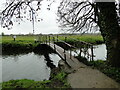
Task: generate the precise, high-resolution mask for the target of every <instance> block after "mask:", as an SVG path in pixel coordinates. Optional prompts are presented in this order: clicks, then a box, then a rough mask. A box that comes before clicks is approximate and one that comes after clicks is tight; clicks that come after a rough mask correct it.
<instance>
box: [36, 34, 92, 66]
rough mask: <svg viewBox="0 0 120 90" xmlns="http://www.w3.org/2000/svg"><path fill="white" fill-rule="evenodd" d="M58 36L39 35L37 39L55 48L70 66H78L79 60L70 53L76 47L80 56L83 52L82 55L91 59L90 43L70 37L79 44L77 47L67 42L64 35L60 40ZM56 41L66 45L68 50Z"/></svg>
mask: <svg viewBox="0 0 120 90" xmlns="http://www.w3.org/2000/svg"><path fill="white" fill-rule="evenodd" d="M58 37H59V36H58V35H57V36H50V35H49V36H48V35H44V36H39V39H38V40H39V42H41V43H43V44H47V45H49V46H50V47H51V48H52V49H53V50H55V51H56V53H57V54H58V55H59V56H60V57H61V59H62V60H64V61H65V62H66V64H67V65H68V66H70V67H74V68H75V67H76V68H77V67H79V63H80V62H79V61H78V60H77V59H76V58H75V57H74V56H73V55H72V51H73V50H75V49H78V48H79V50H80V53H79V55H80V56H82V54H84V55H83V56H84V57H86V58H87V59H88V60H90V61H93V57H94V55H93V45H92V44H90V43H86V42H83V41H79V40H76V39H73V38H71V39H73V40H74V41H76V42H77V44H79V45H78V46H79V47H75V45H71V44H69V43H67V37H64V40H60V39H58ZM69 39H70V38H69ZM58 42H61V43H63V44H64V45H66V46H68V47H69V48H70V50H69V51H68V50H66V49H65V48H63V47H60V46H59V45H57V43H58ZM83 46H84V47H83Z"/></svg>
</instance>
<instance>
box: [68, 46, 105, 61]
mask: <svg viewBox="0 0 120 90" xmlns="http://www.w3.org/2000/svg"><path fill="white" fill-rule="evenodd" d="M88 51H89V53H90V54H91V50H90V49H88ZM68 52H69V51H68ZM79 53H80V50H79V49H76V50H74V51H72V55H73V56H77V55H78V54H79ZM93 53H94V60H95V61H96V60H106V55H107V50H106V45H105V44H101V45H94V49H93ZM81 55H82V56H84V53H81Z"/></svg>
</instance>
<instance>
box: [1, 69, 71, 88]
mask: <svg viewBox="0 0 120 90" xmlns="http://www.w3.org/2000/svg"><path fill="white" fill-rule="evenodd" d="M66 76H67V74H66V73H65V72H63V71H62V70H60V69H59V68H54V69H53V70H52V72H51V77H50V79H49V80H44V81H34V80H28V79H20V80H10V81H7V82H3V83H2V89H5V88H22V89H23V88H27V89H29V88H32V89H34V88H41V89H42V88H66V90H68V88H70V85H69V84H68V83H67V81H66Z"/></svg>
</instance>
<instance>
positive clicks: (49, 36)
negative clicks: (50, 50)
mask: <svg viewBox="0 0 120 90" xmlns="http://www.w3.org/2000/svg"><path fill="white" fill-rule="evenodd" d="M49 45H50V35H49Z"/></svg>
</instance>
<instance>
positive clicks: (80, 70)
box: [60, 61, 120, 89]
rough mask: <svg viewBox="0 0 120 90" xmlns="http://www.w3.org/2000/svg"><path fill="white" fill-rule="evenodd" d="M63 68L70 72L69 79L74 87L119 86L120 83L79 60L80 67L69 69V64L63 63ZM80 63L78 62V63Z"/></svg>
mask: <svg viewBox="0 0 120 90" xmlns="http://www.w3.org/2000/svg"><path fill="white" fill-rule="evenodd" d="M63 62H64V61H62V62H60V63H61V64H62V66H64V67H63V69H64V70H65V71H66V72H68V73H69V74H68V77H67V81H68V83H69V84H70V85H71V87H72V88H119V89H120V84H119V83H117V82H116V81H115V80H113V79H111V78H109V77H108V76H106V75H105V74H103V73H102V72H100V71H99V70H97V69H92V68H91V67H89V66H86V65H84V64H83V63H80V62H79V67H77V68H76V67H75V68H74V67H72V69H68V67H67V65H65V64H64V65H63ZM77 64H78V63H77Z"/></svg>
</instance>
